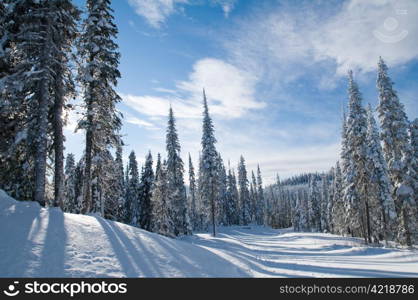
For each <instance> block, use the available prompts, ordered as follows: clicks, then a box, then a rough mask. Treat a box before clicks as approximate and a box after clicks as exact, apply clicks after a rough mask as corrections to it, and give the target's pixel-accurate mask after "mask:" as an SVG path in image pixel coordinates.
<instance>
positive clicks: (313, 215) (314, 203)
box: [308, 176, 322, 232]
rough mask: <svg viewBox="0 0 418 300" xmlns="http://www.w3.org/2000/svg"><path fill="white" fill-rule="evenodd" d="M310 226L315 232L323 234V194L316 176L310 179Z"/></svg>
mask: <svg viewBox="0 0 418 300" xmlns="http://www.w3.org/2000/svg"><path fill="white" fill-rule="evenodd" d="M308 209H309V225H310V229H311V231H313V232H321V231H322V227H321V225H322V224H321V213H322V211H321V194H320V191H319V188H318V182H317V179H316V177H315V176H311V177H310V179H309V203H308Z"/></svg>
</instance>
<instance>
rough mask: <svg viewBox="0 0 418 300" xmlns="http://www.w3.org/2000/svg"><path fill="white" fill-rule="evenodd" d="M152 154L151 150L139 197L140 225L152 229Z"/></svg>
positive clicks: (147, 157) (143, 173)
mask: <svg viewBox="0 0 418 300" xmlns="http://www.w3.org/2000/svg"><path fill="white" fill-rule="evenodd" d="M152 163H153V162H152V155H151V152H149V153H148V155H147V156H146V158H145V167H144V169H143V171H142V174H141V183H140V185H139V199H140V209H139V211H140V218H139V225H140V227H141V228H143V229H145V230H148V231H151V230H152V227H151V225H152V220H151V218H152V207H151V196H152V185H153V183H154V171H153V169H152Z"/></svg>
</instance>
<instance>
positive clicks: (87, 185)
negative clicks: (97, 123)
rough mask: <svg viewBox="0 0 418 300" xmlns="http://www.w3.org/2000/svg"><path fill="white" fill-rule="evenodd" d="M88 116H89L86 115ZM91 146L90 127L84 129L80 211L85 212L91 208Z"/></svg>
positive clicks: (91, 134) (91, 135)
mask: <svg viewBox="0 0 418 300" xmlns="http://www.w3.org/2000/svg"><path fill="white" fill-rule="evenodd" d="M88 118H91V117H90V115H88ZM92 146H93V133H92V132H91V129H90V128H87V131H86V153H85V160H86V161H85V166H84V184H83V202H84V203H83V207H82V211H81V213H83V214H85V213H88V212H90V210H91V208H92V198H91V165H92V163H91V159H92V148H93V147H92Z"/></svg>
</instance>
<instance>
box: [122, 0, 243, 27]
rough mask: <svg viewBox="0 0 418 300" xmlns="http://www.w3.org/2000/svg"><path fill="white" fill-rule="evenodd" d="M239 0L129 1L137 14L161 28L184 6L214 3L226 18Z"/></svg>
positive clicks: (153, 25)
mask: <svg viewBox="0 0 418 300" xmlns="http://www.w3.org/2000/svg"><path fill="white" fill-rule="evenodd" d="M237 1H238V0H208V1H203V2H199V1H198V2H196V1H190V0H129V4H130V5H131V6H132V7H133V8H134V9H135V12H136V13H137V14H138V15H140V16H142V17H144V18H145V20H146V21H147V22H148V24H150V25H151V26H152V27H154V28H160V27H161V25H162V24H164V22H165V20H166V19H167V18H168V17H169V16H170V15H172V14H174V13H176V12H177V11H179V10H181V8H182V7H183V6H184V5H199V4H206V3H213V4H215V5H219V6H220V7H221V8H222V11H223V12H224V15H225V17H226V18H227V17H228V16H229V13H230V12H231V11H232V10H233V9H234V7H235V4H236V2H237Z"/></svg>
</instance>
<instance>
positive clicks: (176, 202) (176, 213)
mask: <svg viewBox="0 0 418 300" xmlns="http://www.w3.org/2000/svg"><path fill="white" fill-rule="evenodd" d="M166 149H167V155H168V157H167V180H168V197H169V201H170V205H171V206H172V210H173V212H172V213H173V214H172V218H173V224H174V233H175V235H176V236H177V235H181V234H189V233H190V232H188V228H189V224H188V223H189V220H188V214H187V195H186V187H185V185H184V177H183V174H184V166H183V160H182V159H181V157H180V143H179V139H178V135H177V129H176V124H175V118H174V114H173V109H172V108H171V107H170V111H169V117H168V126H167V135H166Z"/></svg>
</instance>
